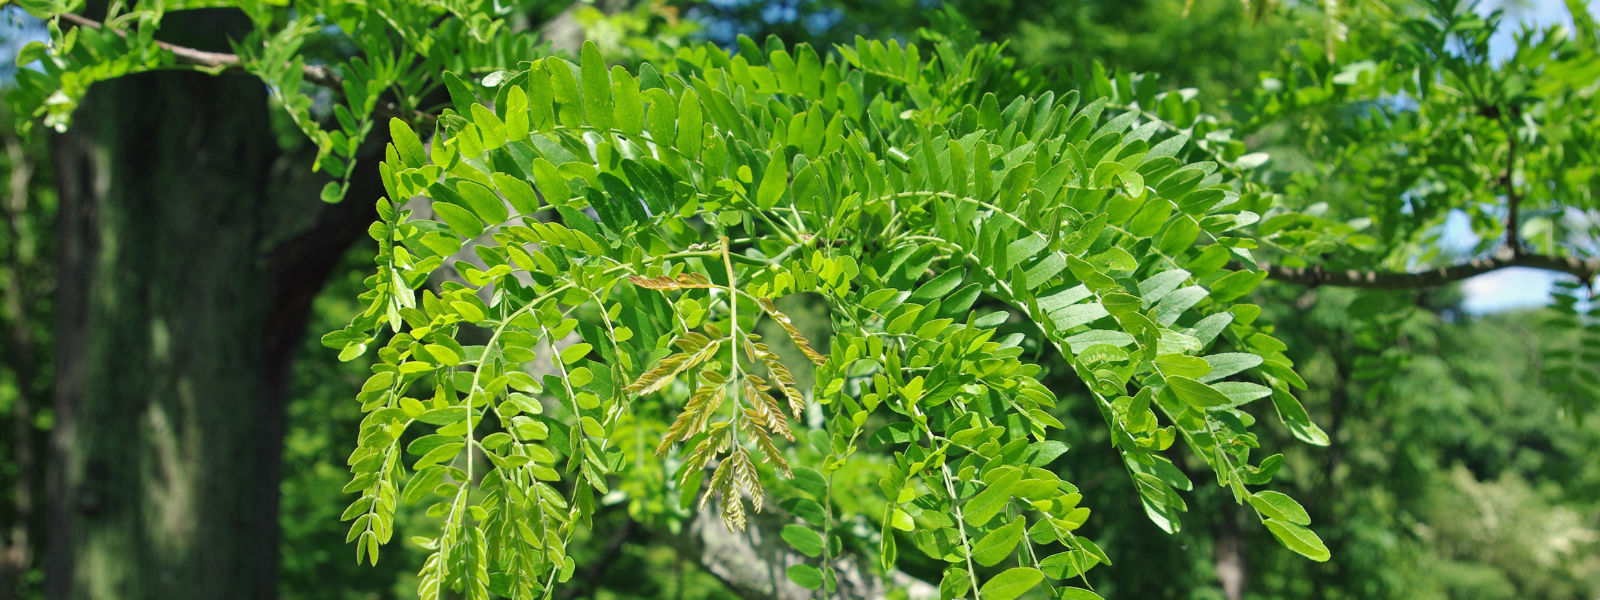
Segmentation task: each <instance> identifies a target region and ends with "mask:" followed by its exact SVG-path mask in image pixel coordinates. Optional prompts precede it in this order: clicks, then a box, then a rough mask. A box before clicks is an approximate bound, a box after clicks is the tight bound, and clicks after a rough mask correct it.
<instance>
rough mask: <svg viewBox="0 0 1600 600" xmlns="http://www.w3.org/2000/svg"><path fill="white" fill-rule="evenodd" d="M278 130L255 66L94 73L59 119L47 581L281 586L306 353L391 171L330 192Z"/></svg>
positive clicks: (247, 590)
mask: <svg viewBox="0 0 1600 600" xmlns="http://www.w3.org/2000/svg"><path fill="white" fill-rule="evenodd" d="M225 16H226V15H225ZM198 18H200V19H201V21H200V24H202V25H203V24H204V22H205V21H204V19H205V18H206V16H205V15H201V16H200V17H198ZM191 26H195V25H191ZM277 140H278V135H277V133H275V132H274V131H273V130H272V127H271V126H270V117H269V114H268V104H267V96H266V89H265V86H264V85H263V84H262V83H261V82H260V81H259V80H257V79H255V78H252V77H249V76H245V75H222V76H209V75H205V74H199V73H179V72H164V73H149V74H142V75H136V76H129V77H123V78H119V79H116V80H112V81H108V82H104V83H100V84H96V86H95V87H94V89H93V90H92V91H91V92H90V94H89V97H88V98H87V99H86V101H85V102H84V103H83V104H82V106H81V108H80V109H79V110H78V112H77V114H76V115H75V123H74V125H73V127H72V129H71V130H69V131H68V132H66V133H65V134H62V135H60V136H58V137H57V139H56V140H55V148H54V152H55V161H56V165H57V173H58V181H59V182H60V190H61V215H60V219H59V224H60V234H59V240H60V261H61V265H60V267H61V268H60V277H61V281H60V287H59V299H58V317H59V323H58V327H57V337H56V340H57V344H58V349H57V357H58V365H57V377H58V379H57V386H56V393H57V397H56V418H57V421H56V423H57V425H56V429H55V431H54V433H53V440H52V444H51V457H50V458H51V461H52V466H51V471H52V472H51V476H50V485H49V492H50V498H51V507H50V509H51V515H50V523H49V525H50V527H49V530H50V531H49V540H48V543H49V557H48V566H47V568H48V575H47V584H46V586H47V592H48V595H49V597H51V598H57V599H65V598H96V599H98V598H106V599H110V598H117V599H126V600H136V599H143V598H151V599H154V598H162V599H183V598H197V599H198V598H262V599H266V598H275V597H276V595H277V590H276V576H277V572H276V571H277V564H278V552H279V549H278V536H277V530H278V514H277V510H278V485H279V480H280V474H279V455H280V452H281V446H282V438H283V431H284V422H285V410H284V408H285V400H286V399H285V392H286V388H287V384H288V376H289V372H290V365H291V361H292V360H293V355H294V350H295V349H296V348H297V347H299V345H300V340H301V339H302V336H303V335H304V333H305V331H304V330H305V323H306V319H307V317H308V313H309V310H310V304H311V300H312V298H313V297H314V296H315V295H316V292H317V290H318V289H320V287H321V285H322V282H323V280H324V278H325V277H326V275H327V273H328V271H329V270H330V269H331V268H332V267H333V265H334V264H335V262H336V261H337V259H338V258H339V255H340V254H341V253H342V252H343V250H344V249H345V248H347V247H348V246H349V245H350V244H351V243H352V242H353V241H354V240H355V239H356V238H357V236H359V235H362V232H364V230H365V228H366V226H367V225H368V224H369V223H370V222H371V221H372V219H373V218H374V216H373V209H372V205H373V202H374V200H375V198H376V196H377V191H376V188H377V187H378V185H377V182H376V181H375V180H376V176H375V174H374V175H373V176H371V177H367V178H362V179H360V180H359V181H356V182H355V184H356V187H355V189H353V190H352V193H351V195H350V197H349V198H348V199H347V200H346V201H345V203H343V204H340V205H325V204H323V203H321V202H320V201H319V200H318V199H317V196H318V194H317V192H318V189H319V187H320V185H321V183H323V182H324V181H326V177H325V176H316V175H312V174H311V172H310V161H309V160H308V159H309V156H308V155H307V154H306V153H305V152H303V151H302V152H285V151H284V150H283V149H281V148H280V147H279V145H278V142H277ZM369 166H370V165H369ZM367 170H372V171H375V169H370V168H369V169H367ZM369 180H370V181H369Z"/></svg>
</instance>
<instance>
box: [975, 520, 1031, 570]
mask: <svg viewBox="0 0 1600 600" xmlns="http://www.w3.org/2000/svg"><path fill="white" fill-rule="evenodd" d="M1020 541H1022V520H1021V519H1017V520H1014V521H1012V522H1010V523H1007V524H1006V525H1005V526H1004V527H1001V528H999V529H996V530H994V531H991V532H989V534H988V535H985V536H983V538H982V539H980V540H978V543H976V544H973V545H972V559H973V560H975V561H978V564H980V565H983V566H985V567H991V566H994V565H996V564H998V563H999V562H1000V561H1002V560H1004V559H1005V558H1006V557H1007V556H1010V555H1011V551H1012V550H1013V549H1015V548H1016V547H1017V542H1020Z"/></svg>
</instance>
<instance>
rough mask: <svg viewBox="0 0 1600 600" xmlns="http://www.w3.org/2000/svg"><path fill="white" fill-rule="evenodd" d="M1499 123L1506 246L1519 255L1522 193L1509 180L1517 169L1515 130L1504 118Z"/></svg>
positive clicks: (1520, 251)
mask: <svg viewBox="0 0 1600 600" xmlns="http://www.w3.org/2000/svg"><path fill="white" fill-rule="evenodd" d="M1501 123H1503V124H1505V129H1506V172H1505V174H1504V175H1501V176H1500V185H1501V186H1503V187H1505V189H1506V208H1507V210H1506V247H1507V248H1510V249H1511V255H1512V256H1521V255H1522V240H1521V239H1520V238H1519V237H1518V233H1517V229H1519V228H1520V222H1519V221H1520V216H1519V215H1518V214H1517V209H1518V208H1519V205H1521V204H1522V194H1518V193H1517V186H1516V184H1515V183H1513V182H1512V180H1511V176H1512V175H1513V174H1514V173H1515V172H1516V169H1517V130H1516V128H1515V127H1514V126H1512V125H1511V124H1510V123H1509V122H1507V121H1505V120H1504V119H1502V120H1501Z"/></svg>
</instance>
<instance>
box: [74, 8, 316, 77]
mask: <svg viewBox="0 0 1600 600" xmlns="http://www.w3.org/2000/svg"><path fill="white" fill-rule="evenodd" d="M60 17H61V20H63V21H66V22H68V23H72V24H73V25H77V26H79V27H88V28H90V29H100V28H102V27H105V26H104V25H102V24H101V23H100V22H99V21H96V20H94V19H90V18H88V17H84V16H82V15H78V14H75V13H70V12H66V13H61V14H60ZM110 31H111V33H115V34H117V35H119V36H122V37H128V34H127V33H126V32H124V31H122V30H120V29H111V30H110ZM156 45H157V46H160V47H161V49H163V50H166V51H168V52H171V53H172V55H173V56H174V57H176V58H177V59H178V62H179V63H181V64H186V65H194V66H197V67H204V68H207V69H240V68H243V66H244V65H243V62H242V61H240V60H239V55H237V54H224V53H221V52H206V51H204V50H196V49H194V48H189V47H185V46H179V45H177V44H169V43H167V42H163V41H159V40H158V41H156ZM301 69H302V73H304V76H305V78H306V81H310V82H311V83H315V84H317V85H325V86H328V87H331V88H333V89H335V90H342V89H343V88H341V87H340V84H342V83H343V82H344V81H343V80H342V79H340V78H339V76H338V75H335V74H333V71H332V70H331V69H329V68H327V67H324V66H321V65H305V66H304V67H302V68H301Z"/></svg>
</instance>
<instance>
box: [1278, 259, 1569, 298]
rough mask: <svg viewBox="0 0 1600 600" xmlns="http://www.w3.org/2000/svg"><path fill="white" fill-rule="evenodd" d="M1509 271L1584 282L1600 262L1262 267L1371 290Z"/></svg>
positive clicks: (1308, 280)
mask: <svg viewBox="0 0 1600 600" xmlns="http://www.w3.org/2000/svg"><path fill="white" fill-rule="evenodd" d="M1507 267H1528V268H1532V269H1543V270H1546V271H1555V272H1558V273H1566V274H1568V275H1572V276H1575V277H1577V278H1578V279H1580V280H1583V281H1589V280H1590V279H1592V278H1594V276H1595V273H1596V272H1600V259H1597V258H1590V259H1583V258H1578V257H1575V256H1548V255H1544V254H1517V255H1512V256H1506V257H1495V258H1476V259H1472V260H1470V261H1467V262H1464V263H1459V264H1455V265H1451V266H1448V267H1441V268H1438V269H1432V270H1428V271H1419V272H1416V273H1405V272H1396V271H1361V270H1356V269H1349V270H1342V271H1341V270H1332V269H1324V268H1323V267H1322V265H1313V266H1310V267H1285V266H1282V265H1267V264H1263V265H1262V266H1261V268H1262V269H1263V270H1265V271H1266V272H1267V276H1268V277H1269V278H1271V279H1274V280H1276V281H1283V282H1288V283H1293V284H1297V285H1303V286H1306V287H1317V286H1320V285H1331V286H1336V287H1355V288H1371V289H1389V290H1397V289H1411V288H1429V287H1438V286H1441V285H1445V284H1448V283H1452V282H1456V281H1460V280H1462V279H1467V278H1469V277H1474V276H1477V275H1482V274H1484V273H1488V272H1491V271H1498V270H1500V269H1504V268H1507Z"/></svg>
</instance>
